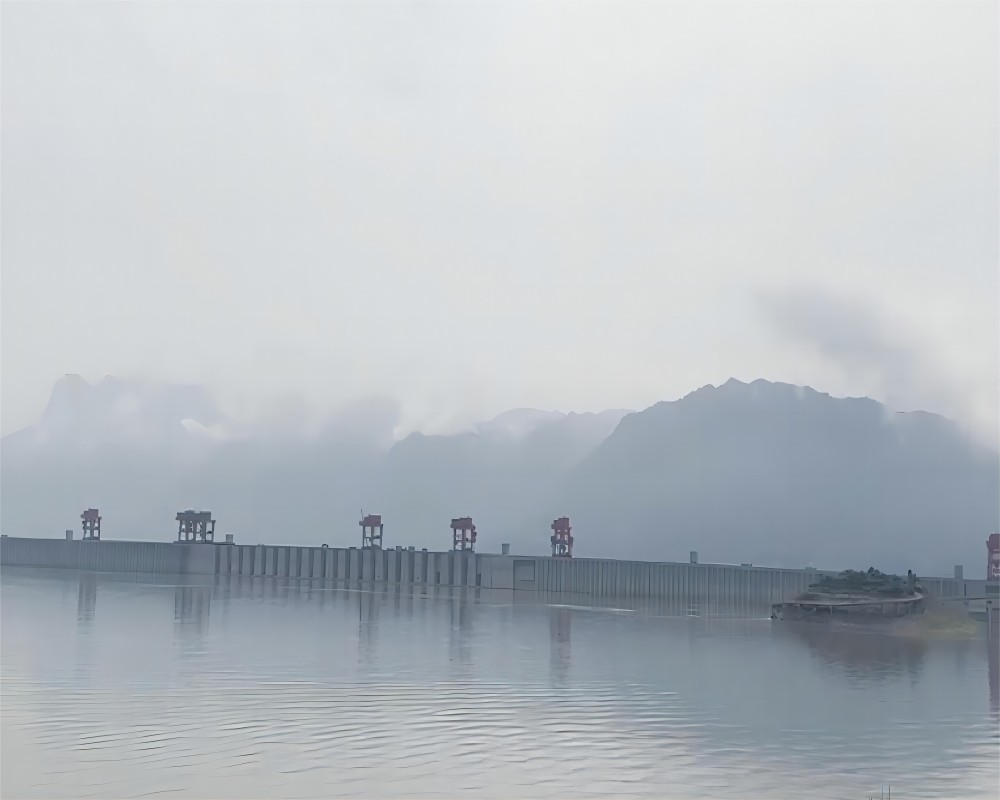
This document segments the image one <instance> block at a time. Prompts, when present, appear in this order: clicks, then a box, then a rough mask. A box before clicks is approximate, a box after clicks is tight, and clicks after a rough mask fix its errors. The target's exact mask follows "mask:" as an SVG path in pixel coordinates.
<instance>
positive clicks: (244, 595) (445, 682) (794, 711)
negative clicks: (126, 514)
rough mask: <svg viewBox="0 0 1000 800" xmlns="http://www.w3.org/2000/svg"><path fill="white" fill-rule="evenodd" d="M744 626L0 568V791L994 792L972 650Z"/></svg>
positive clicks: (981, 650)
mask: <svg viewBox="0 0 1000 800" xmlns="http://www.w3.org/2000/svg"><path fill="white" fill-rule="evenodd" d="M766 613H767V609H757V608H719V607H701V608H699V607H694V606H692V607H687V606H683V605H682V606H678V607H676V608H673V607H670V608H645V609H639V610H632V609H629V608H627V607H626V606H625V605H624V603H610V604H608V607H605V608H590V607H587V606H585V605H583V604H582V603H580V604H578V603H576V602H566V600H565V599H563V600H561V602H560V603H559V604H558V605H553V604H546V602H545V598H532V599H530V600H524V599H522V598H520V597H519V598H518V600H517V601H516V602H514V603H511V601H510V596H509V595H508V596H507V597H506V598H504V597H501V596H499V595H490V593H488V592H482V593H479V594H476V593H474V592H471V591H470V592H469V593H467V594H466V593H461V594H460V593H456V592H454V591H453V590H449V589H439V590H437V591H435V589H433V588H428V587H425V588H422V589H417V590H415V591H413V592H410V591H408V590H400V589H396V588H392V587H389V588H386V587H378V588H374V587H366V586H358V585H352V586H347V585H339V586H338V585H335V584H332V583H322V582H305V581H304V582H299V581H288V580H281V579H253V580H251V579H233V580H230V581H226V580H220V581H218V582H213V581H207V582H203V583H202V582H194V581H192V579H191V578H183V579H180V578H178V579H171V578H169V577H168V578H164V577H149V578H143V577H126V576H110V575H94V574H79V573H73V572H57V571H40V570H30V569H23V568H16V569H13V568H4V570H3V572H2V623H3V624H2V679H3V705H4V713H3V722H2V726H3V727H2V734H3V764H4V770H3V778H2V780H3V783H2V791H3V795H4V796H6V797H25V798H28V797H38V798H42V797H46V798H47V797H74V798H76V797H104V798H112V797H132V796H156V795H161V794H162V795H172V796H177V797H218V798H237V797H240V798H243V797H317V798H319V797H371V798H375V797H414V796H420V795H433V796H437V797H442V796H443V797H459V796H461V797H473V798H509V797H518V798H550V797H552V798H554V797H568V796H573V797H581V796H583V797H588V796H592V797H625V796H634V797H650V798H652V797H657V798H663V797H666V798H691V797H705V798H708V797H712V798H722V797H733V798H760V797H774V798H783V797H788V798H792V797H795V798H801V797H810V798H827V797H829V798H855V797H856V798H867V797H868V796H869V795H874V796H876V797H877V796H879V794H880V789H881V786H883V785H888V784H891V785H892V791H893V796H896V797H900V798H914V797H950V798H987V797H990V798H992V797H995V796H996V795H995V792H996V786H997V781H998V779H1000V769H998V762H997V754H998V732H997V723H998V719H1000V690H998V686H997V681H998V676H997V663H996V653H995V648H994V652H991V651H990V648H989V646H988V644H987V642H986V641H985V639H972V640H965V641H940V640H938V641H934V640H915V639H905V638H898V637H883V636H875V635H870V634H864V633H853V632H845V631H836V632H831V631H826V630H822V629H820V628H817V627H810V626H804V627H795V626H794V625H775V624H774V623H771V622H770V621H768V620H767V619H766ZM688 614H693V615H697V616H687V615H688ZM762 617H764V618H763V619H762Z"/></svg>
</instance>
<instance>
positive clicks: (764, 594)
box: [0, 536, 985, 606]
mask: <svg viewBox="0 0 1000 800" xmlns="http://www.w3.org/2000/svg"><path fill="white" fill-rule="evenodd" d="M468 538H469V537H468V536H466V537H465V538H464V541H465V542H468ZM460 546H462V547H464V548H465V549H454V550H450V551H443V552H441V551H438V552H435V551H429V550H426V549H421V550H417V549H414V548H412V547H409V548H403V547H395V548H384V549H383V548H378V547H371V546H369V547H367V548H358V547H348V548H338V547H327V546H325V545H321V546H318V547H315V546H313V547H308V546H296V545H265V544H254V545H245V544H235V543H229V542H227V543H222V542H211V541H204V540H202V541H197V542H188V541H181V542H148V541H118V540H108V539H97V538H94V539H86V540H80V539H42V538H27V537H15V536H3V537H0V564H2V565H4V566H24V567H43V568H56V569H72V570H82V571H93V572H119V573H143V574H158V575H190V576H219V577H225V576H233V577H237V576H242V577H261V578H282V579H295V580H303V581H337V582H352V583H353V582H358V583H364V584H366V585H372V584H373V585H398V586H430V587H464V588H467V589H484V590H486V589H488V590H499V591H503V592H516V593H522V592H538V593H544V594H546V595H565V596H566V597H567V598H570V597H572V598H581V599H582V598H589V599H591V600H608V599H625V600H641V599H648V600H651V601H658V602H664V603H669V604H671V605H673V604H675V603H676V604H680V605H683V604H684V603H706V602H709V603H710V602H718V603H725V604H728V603H741V604H742V603H746V604H753V605H757V604H759V605H761V606H770V605H773V604H776V603H782V602H786V601H788V600H791V599H792V598H794V597H796V596H797V595H799V594H801V593H802V592H804V591H806V590H807V589H808V587H809V586H810V585H811V584H812V583H815V582H816V581H817V580H818V579H819V578H820V577H822V575H824V574H832V573H826V572H823V571H819V570H815V569H808V568H803V569H782V568H773V567H760V566H751V565H735V564H708V563H697V560H696V556H694V555H692V560H691V561H690V562H654V561H625V560H618V559H601V558H577V557H574V558H566V557H564V556H559V555H556V556H520V555H511V554H494V553H480V552H475V551H474V550H471V549H468V544H463V543H462V542H460ZM921 583H922V585H923V586H924V588H925V590H926V591H927V593H928V595H930V596H936V597H941V598H961V597H963V596H968V597H976V596H981V595H982V594H983V591H984V584H985V581H975V580H965V579H964V578H961V577H954V578H921Z"/></svg>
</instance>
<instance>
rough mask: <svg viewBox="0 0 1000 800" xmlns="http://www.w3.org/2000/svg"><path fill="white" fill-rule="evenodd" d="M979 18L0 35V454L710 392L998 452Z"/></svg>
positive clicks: (509, 11)
mask: <svg viewBox="0 0 1000 800" xmlns="http://www.w3.org/2000/svg"><path fill="white" fill-rule="evenodd" d="M997 41H998V19H997V4H996V3H995V2H978V3H977V2H962V1H961V0H947V2H941V3H928V2H915V1H914V0H906V2H901V3H890V2H878V1H877V0H876V1H875V2H867V3H859V2H849V1H847V0H845V1H844V2H783V3H759V2H740V3H732V4H729V3H721V2H705V1H704V0H700V1H699V2H693V3H682V2H659V3H653V2H649V3H629V2H624V1H623V0H615V2H601V3H591V2H577V1H574V2H560V3H556V2H533V3H518V2H512V0H505V2H495V3H493V2H451V3H437V2H399V3H388V2H371V1H370V0H367V1H366V2H359V3H351V2H336V3H332V2H331V3H318V2H314V3H297V2H266V3H259V4H252V3H247V2H239V3H237V2H224V3H218V4H214V3H204V2H199V3H194V2H190V3H163V2H156V3H153V2H130V3H124V2H101V3H88V2H76V3H54V2H41V3H30V2H29V3H17V2H5V3H3V25H2V43H0V44H2V201H3V204H2V225H3V231H2V233H3V239H2V284H0V289H2V334H3V339H2V359H3V363H2V378H3V385H2V391H3V395H2V402H3V408H2V412H3V413H2V422H3V431H4V433H8V432H10V431H12V430H14V429H17V428H20V427H22V426H24V425H27V424H30V423H31V422H32V421H33V420H34V419H35V418H36V417H37V416H38V414H39V413H40V411H41V409H42V407H43V406H44V403H45V401H46V399H47V396H48V392H49V390H50V388H51V385H52V383H53V382H54V381H55V380H56V379H57V378H58V377H60V376H61V375H62V374H64V373H68V372H76V373H80V374H82V375H84V376H85V377H87V378H88V379H91V380H96V379H99V378H101V377H102V376H104V375H105V374H114V375H118V376H123V377H128V376H134V375H138V376H148V377H154V378H158V379H164V380H170V381H184V382H199V383H205V384H208V385H209V386H210V387H211V388H212V389H214V390H215V391H217V392H219V393H220V395H221V396H224V397H226V398H229V399H230V400H232V399H234V398H239V399H242V400H243V401H244V402H247V401H249V402H252V403H257V404H265V403H268V402H270V401H272V400H273V399H275V398H279V397H281V396H282V395H283V393H287V394H299V395H302V396H304V397H306V398H307V399H308V401H309V402H310V403H311V404H312V405H313V406H314V407H316V408H328V407H331V406H333V405H336V404H338V403H340V402H343V401H345V400H347V399H350V398H354V397H357V396H358V395H361V394H369V393H388V394H392V395H394V396H396V397H398V398H399V399H400V401H401V402H402V403H403V407H404V410H405V413H406V420H407V424H409V425H413V426H424V427H427V428H434V427H435V426H438V427H440V426H441V425H443V424H446V423H447V422H449V421H451V420H454V419H455V418H457V417H467V416H470V415H471V416H474V417H484V416H487V415H489V414H492V413H495V412H497V411H500V410H503V409H505V408H510V407H514V406H534V407H543V408H557V409H562V410H596V409H601V408H605V407H626V408H641V407H645V406H647V405H649V404H651V403H653V402H655V401H657V400H660V399H672V398H675V397H678V396H680V395H683V394H685V393H686V392H688V391H690V390H692V389H694V388H696V387H698V386H701V385H704V384H707V383H721V382H723V381H724V380H726V378H728V377H730V376H736V377H738V378H741V379H744V380H751V379H754V378H757V377H764V378H768V379H773V380H784V381H789V382H795V383H806V384H809V385H812V386H814V387H815V388H817V389H820V390H824V391H829V392H831V393H833V394H861V395H870V396H873V397H876V398H878V399H880V400H884V401H886V402H888V403H890V404H891V405H892V406H893V407H895V408H898V409H902V410H905V409H910V408H916V407H922V408H928V409H929V410H934V411H939V412H942V413H946V414H949V415H951V416H954V417H956V418H959V419H961V420H962V421H964V422H966V423H967V424H969V425H970V426H973V427H974V428H975V430H977V431H978V432H980V433H981V434H983V435H984V436H987V437H989V436H994V437H995V435H996V424H997V423H996V415H997V393H998V297H1000V286H998V219H1000V209H998V191H997V187H998V141H1000V126H998V79H997V66H998V46H997Z"/></svg>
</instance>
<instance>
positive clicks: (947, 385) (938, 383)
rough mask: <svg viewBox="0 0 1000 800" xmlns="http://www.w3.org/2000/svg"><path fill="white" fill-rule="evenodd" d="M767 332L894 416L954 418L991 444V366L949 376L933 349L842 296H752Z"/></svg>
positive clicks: (790, 292)
mask: <svg viewBox="0 0 1000 800" xmlns="http://www.w3.org/2000/svg"><path fill="white" fill-rule="evenodd" d="M758 300H759V307H760V310H761V312H762V314H763V316H764V318H765V320H766V321H767V322H768V323H769V325H770V326H771V328H772V329H773V330H774V332H775V333H777V335H778V336H779V337H781V338H782V339H783V340H784V342H785V343H786V344H787V345H790V346H792V347H794V348H798V349H800V350H805V351H807V352H809V353H810V354H811V355H813V356H815V357H816V358H818V359H819V360H820V361H821V363H822V366H823V367H825V368H826V369H827V370H833V371H836V372H837V373H838V377H839V378H840V379H841V380H842V381H844V382H846V383H847V384H849V385H850V386H853V387H864V388H865V391H867V393H869V394H870V395H871V396H873V397H875V398H877V399H879V400H881V401H882V402H885V403H886V404H887V405H889V406H890V407H892V408H894V409H896V410H900V411H908V410H917V409H921V410H927V411H934V412H937V413H940V414H944V415H945V416H948V417H952V418H953V419H955V420H956V421H958V422H959V423H960V424H962V426H963V427H964V428H965V429H966V430H967V431H968V432H969V433H970V434H972V435H973V436H974V437H975V438H976V439H979V440H984V441H986V442H987V443H989V444H990V445H991V446H993V447H996V443H997V431H998V421H997V406H996V400H997V397H996V395H997V389H996V365H992V366H990V365H983V369H982V372H981V373H980V374H979V375H977V376H975V381H974V382H973V383H970V381H969V380H968V379H967V378H965V377H964V376H962V377H960V376H957V375H955V374H953V370H952V369H951V368H950V367H949V365H947V364H945V363H942V361H941V360H940V359H939V358H938V357H937V356H936V354H935V348H934V343H933V342H927V341H922V339H921V336H920V335H919V334H917V333H916V332H915V331H913V330H911V329H909V328H908V327H907V326H906V325H905V324H903V323H901V322H899V321H898V320H895V319H893V318H892V317H891V316H890V315H888V314H887V313H885V312H883V311H882V310H880V309H879V308H877V307H875V306H874V305H873V304H871V303H870V302H866V301H864V300H861V299H860V298H857V297H853V296H850V295H847V294H841V293H836V292H831V291H827V290H824V289H819V288H817V287H795V288H791V289H786V290H779V291H770V292H764V293H761V294H760V295H758Z"/></svg>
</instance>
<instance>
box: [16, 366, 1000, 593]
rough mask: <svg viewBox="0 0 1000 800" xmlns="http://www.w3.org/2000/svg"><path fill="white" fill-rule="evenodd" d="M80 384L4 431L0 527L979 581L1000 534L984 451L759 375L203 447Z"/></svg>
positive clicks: (997, 478)
mask: <svg viewBox="0 0 1000 800" xmlns="http://www.w3.org/2000/svg"><path fill="white" fill-rule="evenodd" d="M80 381H82V379H76V378H67V379H63V380H62V381H61V382H60V383H59V384H57V386H56V387H54V389H53V395H54V396H55V395H56V394H57V393H58V398H57V400H56V402H53V401H52V399H51V398H50V403H49V405H48V406H47V407H46V413H44V414H43V415H42V418H41V419H40V421H39V423H38V425H36V426H33V428H34V430H33V429H26V430H24V431H19V432H16V433H14V434H10V435H9V436H6V437H4V438H3V441H2V447H3V456H4V457H3V459H2V461H0V475H2V482H0V490H2V491H0V495H2V500H3V503H2V506H0V523H2V526H3V531H4V532H5V533H6V532H10V533H15V532H16V533H18V534H29V535H58V532H59V531H61V530H62V529H63V528H65V527H67V526H73V525H75V522H74V520H75V519H76V516H77V515H78V514H79V510H78V507H79V508H84V507H88V506H98V507H100V508H102V511H103V512H104V514H105V518H106V520H107V522H108V525H107V530H108V535H109V536H117V537H129V538H169V537H170V536H171V533H172V530H171V528H172V524H171V520H172V515H173V512H174V511H176V510H177V509H178V508H182V507H183V508H187V507H191V506H197V505H200V506H202V507H205V508H210V509H212V510H213V511H214V512H215V514H216V516H217V518H218V519H219V520H220V525H221V526H222V528H223V529H224V530H233V531H234V532H236V533H237V535H238V538H239V540H240V541H268V542H289V543H291V542H299V543H308V542H310V541H314V542H322V541H326V542H328V543H331V544H333V543H338V544H348V545H349V544H353V540H354V538H355V536H356V534H357V530H356V519H355V516H356V515H357V513H358V510H359V509H360V508H361V507H362V506H363V507H364V508H365V509H366V510H369V511H374V512H375V513H382V514H383V516H384V517H385V519H386V521H387V541H395V542H398V543H400V544H406V545H410V544H412V545H414V546H422V547H432V548H433V547H442V548H443V547H445V546H447V527H446V526H447V521H448V519H450V518H451V517H453V516H457V515H461V514H471V515H472V516H473V517H474V518H475V519H476V521H477V526H479V528H480V530H481V531H482V532H483V533H484V537H483V544H484V546H486V547H487V548H488V549H493V550H499V543H500V542H501V541H502V542H510V543H511V544H512V546H513V548H514V549H515V551H518V550H519V551H521V552H545V551H546V550H547V539H548V534H547V531H548V524H549V523H550V522H551V520H552V519H553V518H554V517H556V516H562V515H564V514H566V515H569V516H570V517H571V518H572V520H573V524H574V535H575V536H576V537H577V542H578V545H577V547H578V553H579V554H580V555H593V556H600V557H623V558H647V559H654V560H681V559H684V558H686V554H687V551H688V550H699V551H700V552H701V554H702V557H703V559H705V560H714V561H729V562H736V563H739V562H743V561H753V562H754V563H768V564H772V565H775V566H803V565H805V564H809V563H812V564H813V565H816V566H822V567H823V568H837V567H841V566H844V567H847V566H856V565H857V563H858V562H859V561H863V562H865V563H870V564H873V565H877V566H879V567H880V568H885V569H890V570H899V569H902V570H903V571H905V570H906V569H907V568H914V569H916V570H918V571H924V572H925V573H926V571H928V570H931V569H933V570H934V571H937V572H942V571H946V572H950V567H951V564H953V563H965V564H966V565H967V574H973V575H974V574H975V572H976V562H977V556H979V555H981V554H980V553H979V552H978V551H979V550H980V549H981V541H980V540H982V539H983V538H985V535H986V534H988V533H989V532H991V531H992V530H994V529H996V528H997V527H1000V525H998V517H1000V511H998V509H1000V497H998V489H997V487H998V486H1000V470H998V462H997V456H996V455H995V454H993V453H992V452H990V451H988V449H984V448H982V447H979V446H977V445H975V444H973V443H971V442H969V441H968V440H966V439H965V438H964V436H963V435H962V433H961V431H960V429H959V427H958V426H957V425H956V424H955V423H954V422H952V421H950V420H948V419H946V418H944V417H941V416H939V415H935V414H930V413H927V412H920V411H917V412H893V411H889V410H888V409H887V408H886V407H885V406H883V405H882V404H881V403H879V402H877V401H876V400H873V399H871V398H837V397H833V396H831V395H829V394H827V393H824V392H819V391H817V390H815V389H812V388H811V387H803V386H795V385H793V384H786V383H778V382H771V381H766V380H763V379H758V380H755V381H752V382H750V383H743V382H741V381H738V380H735V379H730V380H729V381H726V382H725V383H723V384H721V385H719V386H711V385H709V386H704V387H700V388H698V389H695V390H694V391H692V392H689V393H688V394H686V395H684V396H683V397H681V398H678V399H676V400H666V401H661V402H658V403H655V404H653V405H652V406H650V407H648V408H646V409H643V410H640V411H634V412H628V411H625V410H609V411H605V412H587V413H569V414H564V413H562V412H554V411H540V410H538V409H530V408H529V409H525V408H520V409H512V410H510V411H508V412H504V413H502V414H499V415H497V416H495V417H494V418H493V419H491V420H487V421H484V422H483V423H479V424H476V425H473V426H471V427H470V428H469V429H467V430H465V431H462V432H459V433H456V434H447V435H427V434H422V433H419V432H416V433H413V434H410V435H408V436H405V437H403V438H401V439H393V438H392V431H393V429H394V427H395V425H396V424H397V413H396V408H395V406H394V404H392V403H389V402H387V401H359V402H357V403H355V404H353V405H352V406H350V407H348V408H347V409H346V410H343V411H342V412H338V415H334V416H333V417H331V421H330V422H329V424H328V425H327V427H326V428H325V429H324V433H323V434H322V435H319V436H314V437H302V438H294V437H290V438H282V437H280V436H278V437H277V438H274V437H272V438H268V437H256V436H255V435H254V433H253V431H252V430H251V433H250V435H245V436H243V437H239V436H236V437H226V436H222V437H218V438H213V437H212V436H210V435H207V434H205V433H204V432H202V431H200V430H198V429H196V428H195V427H194V425H195V424H197V425H201V426H204V428H205V429H206V430H211V429H214V428H219V429H225V427H226V425H227V424H228V421H227V419H226V418H225V415H224V414H222V412H221V410H220V409H219V408H218V407H217V406H215V405H214V404H213V403H212V401H211V397H210V395H208V393H207V392H206V391H205V390H204V389H203V388H201V387H181V388H177V387H169V386H168V387H167V388H166V389H164V390H162V391H159V390H157V389H156V387H151V386H145V385H144V386H136V385H133V384H131V383H130V382H128V381H118V380H117V379H111V378H106V379H105V380H104V381H101V382H99V383H98V384H93V385H92V384H87V383H86V382H85V381H84V382H83V383H81V382H80ZM84 384H85V385H84ZM87 387H90V388H89V389H88V388H87ZM50 409H51V410H50ZM91 426H92V427H91ZM442 531H444V532H442ZM390 534H391V538H390ZM487 543H488V544H487Z"/></svg>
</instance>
